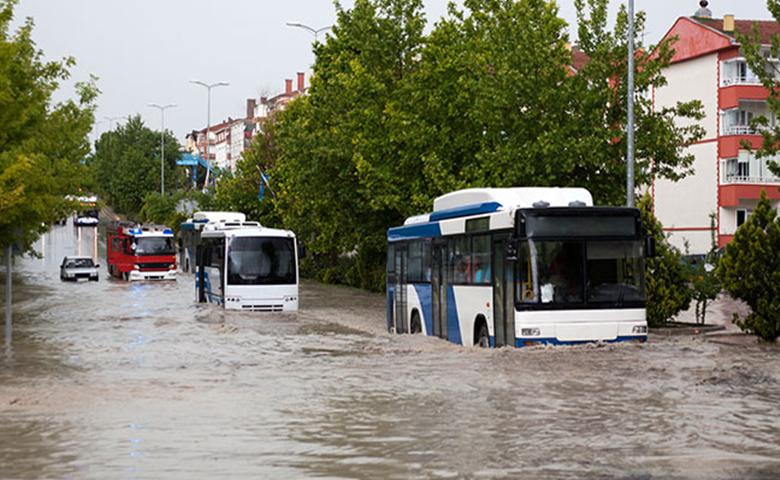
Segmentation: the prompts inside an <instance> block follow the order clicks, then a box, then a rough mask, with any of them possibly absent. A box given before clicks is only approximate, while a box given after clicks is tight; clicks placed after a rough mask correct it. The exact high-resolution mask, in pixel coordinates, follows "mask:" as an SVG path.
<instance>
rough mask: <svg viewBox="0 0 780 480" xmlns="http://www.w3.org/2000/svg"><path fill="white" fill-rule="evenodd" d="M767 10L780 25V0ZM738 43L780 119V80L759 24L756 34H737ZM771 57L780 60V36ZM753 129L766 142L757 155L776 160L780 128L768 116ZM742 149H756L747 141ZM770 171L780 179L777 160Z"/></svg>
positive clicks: (770, 164)
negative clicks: (767, 56) (767, 50)
mask: <svg viewBox="0 0 780 480" xmlns="http://www.w3.org/2000/svg"><path fill="white" fill-rule="evenodd" d="M766 6H767V9H768V10H769V12H770V13H771V14H772V17H773V18H774V19H775V21H780V0H767V2H766ZM735 35H736V38H737V40H738V41H739V43H740V46H741V48H740V52H741V53H742V55H743V56H744V57H745V60H747V63H748V66H749V67H750V70H751V71H752V72H753V73H754V74H755V75H757V76H758V78H759V79H760V81H761V84H762V85H763V86H764V88H766V89H767V90H768V91H769V92H772V94H771V95H768V96H767V99H766V101H767V106H768V107H769V111H770V112H772V114H773V116H774V117H778V116H780V96H778V92H780V78H778V75H777V66H776V64H774V63H770V68H767V60H766V57H765V56H764V54H763V53H762V44H763V42H762V40H761V35H760V34H759V29H758V24H756V25H754V26H753V31H752V32H751V33H750V34H748V35H742V34H740V33H739V32H736V33H735ZM769 53H770V56H771V57H772V58H778V55H780V35H772V40H771V44H770V46H769ZM751 126H753V127H754V128H756V129H758V130H759V131H760V132H761V136H762V137H763V138H762V142H761V148H759V149H758V151H757V152H756V153H757V155H758V157H773V156H775V155H777V153H778V151H780V124H774V123H773V122H770V120H769V119H768V118H767V117H766V116H764V115H761V116H758V117H756V118H754V119H753V120H752V121H751ZM741 143H742V146H743V147H744V148H747V149H748V150H751V149H753V144H752V143H751V142H748V141H745V140H743V141H742V142H741ZM767 165H768V167H769V169H770V170H771V171H772V173H774V174H775V175H776V176H778V177H780V164H779V163H778V162H777V159H776V158H775V159H769V160H768V161H767Z"/></svg>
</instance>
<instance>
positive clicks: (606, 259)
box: [587, 241, 645, 304]
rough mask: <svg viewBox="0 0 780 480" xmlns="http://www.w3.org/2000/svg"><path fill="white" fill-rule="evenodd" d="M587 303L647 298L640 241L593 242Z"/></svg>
mask: <svg viewBox="0 0 780 480" xmlns="http://www.w3.org/2000/svg"><path fill="white" fill-rule="evenodd" d="M587 247H588V249H587V252H588V265H587V267H588V268H587V272H588V302H589V303H591V302H592V303H609V304H622V303H623V302H641V301H643V300H644V298H645V294H644V284H643V282H642V279H643V269H644V265H643V261H642V252H641V248H640V242H638V241H628V242H615V241H612V242H606V241H590V242H588V244H587Z"/></svg>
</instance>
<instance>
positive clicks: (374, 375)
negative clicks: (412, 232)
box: [0, 225, 780, 479]
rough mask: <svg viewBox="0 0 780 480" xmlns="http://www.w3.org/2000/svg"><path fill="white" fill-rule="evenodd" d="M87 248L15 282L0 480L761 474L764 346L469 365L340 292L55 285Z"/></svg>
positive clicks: (76, 240) (770, 417) (772, 359)
mask: <svg viewBox="0 0 780 480" xmlns="http://www.w3.org/2000/svg"><path fill="white" fill-rule="evenodd" d="M100 248H103V247H102V244H101V243H100V242H99V241H98V240H97V239H96V238H95V230H93V229H90V228H87V229H81V230H78V229H75V228H73V227H72V226H70V225H68V226H64V227H55V228H54V229H53V230H52V232H51V233H50V234H47V235H46V236H45V237H44V239H43V241H42V242H41V244H40V245H39V251H41V253H42V254H43V257H42V258H41V259H24V260H22V261H20V262H19V263H18V264H17V265H18V268H17V271H18V272H19V273H18V276H17V278H16V281H17V282H16V285H15V304H14V330H13V341H12V343H11V347H10V349H6V350H5V351H3V352H2V355H0V439H1V440H2V441H0V478H6V479H38V478H74V479H106V478H132V479H157V478H172V479H178V478H181V479H193V478H285V479H286V478H320V479H323V478H361V479H362V478H370V479H379V478H382V479H384V478H389V479H415V478H445V479H450V478H468V479H471V478H474V479H477V478H506V479H509V478H542V479H545V478H631V479H634V478H638V479H645V478H648V479H650V478H664V479H665V478H680V479H683V478H707V479H709V478H748V479H750V478H754V479H764V478H767V479H768V478H778V477H780V425H779V424H778V414H779V413H780V383H779V382H780V350H778V348H777V347H771V346H762V345H751V344H749V345H730V344H723V343H718V342H715V341H712V340H711V339H708V338H705V337H700V336H699V337H693V336H681V337H680V336H675V337H660V336H659V337H655V336H651V339H650V342H649V343H647V344H644V345H636V344H626V345H617V346H588V347H574V348H571V347H569V348H566V347H563V348H539V349H524V350H522V349H521V350H518V349H499V350H480V349H475V348H468V347H460V346H455V345H451V344H448V343H446V342H443V341H440V340H437V339H432V338H425V337H421V336H409V335H390V334H387V333H385V332H384V325H385V319H384V312H385V307H384V296H383V295H375V294H367V293H363V292H359V291H356V290H354V289H349V288H340V287H326V286H321V285H317V284H314V283H304V284H303V285H302V287H301V311H300V313H299V314H297V315H270V314H263V315H258V314H243V313H227V312H224V311H221V310H219V309H217V308H215V307H213V306H204V305H196V304H194V303H193V296H194V292H193V291H194V286H193V280H192V277H189V276H184V275H182V276H180V278H179V280H178V281H177V282H171V283H126V282H122V281H116V280H112V279H109V278H108V276H107V275H106V269H105V254H104V252H103V251H102V250H101V251H100V253H99V255H98V256H99V261H100V263H101V279H100V282H98V283H94V282H93V283H62V282H60V280H59V277H58V270H57V268H58V265H59V262H60V261H61V259H62V256H63V255H66V254H76V253H81V254H86V255H93V254H94V252H95V251H96V250H97V249H100ZM0 278H2V275H0ZM2 280H3V281H4V278H2Z"/></svg>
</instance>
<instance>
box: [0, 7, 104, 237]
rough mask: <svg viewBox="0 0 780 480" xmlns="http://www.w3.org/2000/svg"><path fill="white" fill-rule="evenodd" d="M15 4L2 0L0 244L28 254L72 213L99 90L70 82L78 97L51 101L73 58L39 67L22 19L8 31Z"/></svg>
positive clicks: (90, 84)
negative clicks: (55, 224)
mask: <svg viewBox="0 0 780 480" xmlns="http://www.w3.org/2000/svg"><path fill="white" fill-rule="evenodd" d="M16 3H17V2H16V0H0V246H8V245H12V244H15V243H16V244H19V245H20V246H21V247H22V248H23V249H25V250H29V248H30V247H31V245H32V243H33V242H34V241H35V240H36V239H37V238H38V236H39V235H40V234H41V233H43V232H45V231H46V230H47V229H48V225H47V224H49V223H52V222H54V221H56V220H59V219H60V218H62V217H63V216H65V215H66V214H67V213H69V212H71V211H73V210H74V209H75V208H76V206H77V205H76V204H74V203H73V202H70V201H68V200H67V199H66V198H65V197H66V195H68V194H77V193H78V190H79V188H80V187H82V186H84V185H83V183H82V181H81V179H82V178H83V176H84V173H85V168H86V167H85V166H84V164H83V163H82V162H83V161H84V159H85V158H86V156H87V154H88V153H89V139H88V134H89V131H90V130H91V128H92V124H93V122H94V110H95V105H94V101H95V98H96V97H97V94H98V90H97V88H96V87H95V84H94V80H95V79H94V78H91V79H90V81H88V82H84V83H77V84H76V93H77V96H78V99H77V100H69V101H65V102H62V103H57V104H54V103H52V95H53V94H54V92H55V91H56V90H57V89H58V88H59V84H60V82H61V81H63V80H66V79H68V78H69V71H68V69H69V68H71V67H73V66H74V65H75V61H74V60H73V59H72V58H65V59H63V60H61V61H59V62H45V61H44V60H43V53H42V52H41V51H40V50H38V49H36V47H35V43H34V41H33V39H32V30H33V21H32V19H27V20H26V21H25V22H24V24H23V25H22V26H21V27H20V28H19V29H18V30H17V31H16V32H15V33H11V31H10V26H11V22H12V20H13V11H14V7H15V6H16Z"/></svg>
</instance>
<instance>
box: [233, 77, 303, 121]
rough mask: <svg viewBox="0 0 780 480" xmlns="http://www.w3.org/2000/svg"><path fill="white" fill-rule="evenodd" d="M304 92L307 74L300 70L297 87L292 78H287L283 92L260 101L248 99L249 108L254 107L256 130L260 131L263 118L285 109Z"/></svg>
mask: <svg viewBox="0 0 780 480" xmlns="http://www.w3.org/2000/svg"><path fill="white" fill-rule="evenodd" d="M304 93H306V86H305V75H304V74H303V73H301V72H298V79H297V85H296V88H295V89H293V81H292V79H287V80H285V81H284V92H283V93H280V94H278V95H276V96H274V97H271V98H268V97H260V99H259V101H257V100H254V99H249V100H247V110H249V109H250V108H251V109H252V115H251V118H252V119H253V121H254V123H255V127H256V128H255V131H258V130H257V128H258V127H259V124H260V123H261V122H262V121H263V120H265V119H266V118H268V117H270V116H271V115H273V114H274V112H278V111H281V110H284V108H285V107H286V106H287V104H288V103H290V102H291V101H293V100H294V99H295V98H297V97H298V96H299V95H303V94H304ZM247 117H248V118H249V117H250V115H249V112H247Z"/></svg>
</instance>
